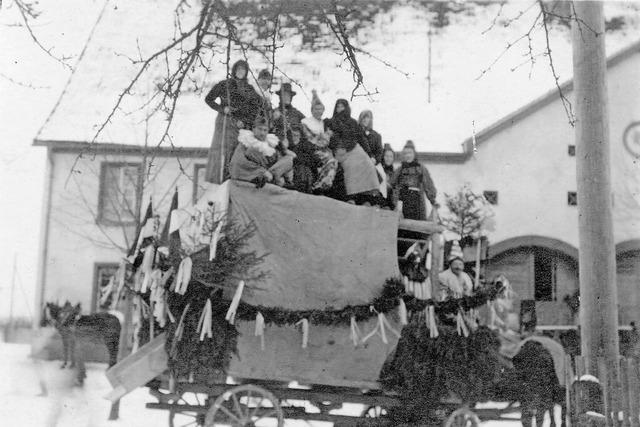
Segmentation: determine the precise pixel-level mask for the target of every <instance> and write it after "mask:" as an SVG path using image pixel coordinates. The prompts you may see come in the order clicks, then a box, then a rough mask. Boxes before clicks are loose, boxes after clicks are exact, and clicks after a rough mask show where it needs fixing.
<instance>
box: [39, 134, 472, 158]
mask: <svg viewBox="0 0 640 427" xmlns="http://www.w3.org/2000/svg"><path fill="white" fill-rule="evenodd" d="M32 145H33V146H34V147H47V148H50V149H51V150H53V151H54V152H58V153H61V152H68V153H77V152H80V151H87V152H90V153H102V154H108V153H119V154H143V153H144V152H145V151H146V152H147V153H149V152H153V153H154V154H156V155H164V156H171V155H176V154H180V155H183V156H190V157H206V156H207V155H208V153H209V148H208V147H185V146H180V147H169V146H160V147H157V146H155V147H145V146H142V145H133V144H119V143H115V142H96V143H93V144H92V143H89V142H78V141H62V140H43V139H38V138H36V139H34V140H33V144H32ZM417 157H418V160H419V161H427V162H432V163H463V162H464V161H466V160H467V158H468V157H469V152H467V151H466V150H465V151H464V152H447V151H442V152H436V151H424V152H418V153H417Z"/></svg>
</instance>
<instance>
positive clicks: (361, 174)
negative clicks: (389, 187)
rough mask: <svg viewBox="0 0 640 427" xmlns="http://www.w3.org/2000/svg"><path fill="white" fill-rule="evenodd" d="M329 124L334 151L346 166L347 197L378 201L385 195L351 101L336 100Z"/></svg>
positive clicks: (344, 166)
mask: <svg viewBox="0 0 640 427" xmlns="http://www.w3.org/2000/svg"><path fill="white" fill-rule="evenodd" d="M326 127H327V129H328V132H330V142H329V148H331V149H332V150H333V152H334V155H335V158H336V159H337V160H338V162H339V163H340V166H341V168H342V172H343V176H344V194H346V200H347V201H348V202H350V203H355V204H359V205H360V204H368V205H375V204H378V203H379V199H380V198H381V196H380V191H379V186H380V182H379V181H378V174H377V173H376V169H375V166H374V165H373V163H372V162H371V160H370V158H369V156H368V155H367V153H366V152H365V151H364V149H363V148H362V146H363V145H365V144H366V141H364V133H363V132H362V128H361V127H360V125H359V124H358V122H357V121H356V120H355V119H353V118H352V117H351V108H350V107H349V103H348V102H347V100H345V99H339V100H338V101H336V105H335V108H334V110H333V117H331V118H330V119H327V121H326ZM341 181H342V180H341V179H337V180H336V181H334V184H336V185H341V184H342V183H341ZM337 192H338V193H342V191H337Z"/></svg>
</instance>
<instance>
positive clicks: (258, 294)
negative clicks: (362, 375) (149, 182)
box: [198, 181, 399, 310]
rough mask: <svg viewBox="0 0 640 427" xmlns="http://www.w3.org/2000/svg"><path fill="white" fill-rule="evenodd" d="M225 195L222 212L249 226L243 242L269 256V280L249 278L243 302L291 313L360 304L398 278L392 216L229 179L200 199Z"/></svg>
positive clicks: (395, 227) (395, 220) (265, 268)
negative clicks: (225, 208) (251, 226)
mask: <svg viewBox="0 0 640 427" xmlns="http://www.w3.org/2000/svg"><path fill="white" fill-rule="evenodd" d="M220 191H222V192H223V193H224V194H225V196H226V194H228V198H229V211H228V216H229V218H232V219H233V220H234V221H237V222H239V223H241V224H249V223H253V224H254V225H255V227H256V232H255V234H254V236H253V237H252V238H251V241H250V243H249V247H250V248H251V249H252V250H255V251H256V252H257V253H258V254H267V257H266V259H265V262H264V263H263V264H262V265H261V266H260V268H261V269H262V270H263V271H265V272H267V273H268V278H266V279H265V280H262V281H260V282H259V283H258V282H253V283H251V282H249V283H247V286H246V287H245V291H244V293H243V296H242V301H244V302H246V303H248V304H252V305H263V306H268V307H280V308H284V309H291V310H304V309H326V308H329V307H332V308H335V309H340V308H343V307H344V306H346V305H352V304H366V303H368V302H371V300H373V299H374V298H375V297H376V296H378V295H379V294H380V291H381V289H382V286H383V284H384V282H385V279H387V278H389V277H397V276H398V275H399V270H398V263H397V255H396V254H397V249H396V238H397V230H398V219H399V218H398V215H399V214H398V213H397V212H393V211H387V210H380V209H376V208H371V207H363V206H354V205H350V204H348V203H343V202H339V201H336V200H333V199H329V198H326V197H322V196H312V195H307V194H303V193H299V192H296V191H290V190H285V189H283V188H280V187H277V186H274V185H266V186H265V187H263V188H261V189H256V188H255V186H254V185H252V184H248V183H243V182H238V181H229V182H227V183H225V184H224V185H222V186H217V189H216V187H212V188H210V189H209V190H208V191H207V192H206V193H205V195H204V196H203V199H205V200H202V199H201V200H200V202H199V203H198V204H199V205H200V204H206V201H207V200H206V199H209V200H211V199H219V198H220V195H219V193H220Z"/></svg>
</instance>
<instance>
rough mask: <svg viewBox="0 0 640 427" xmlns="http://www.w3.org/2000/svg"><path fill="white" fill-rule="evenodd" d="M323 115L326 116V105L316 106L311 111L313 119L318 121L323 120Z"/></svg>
mask: <svg viewBox="0 0 640 427" xmlns="http://www.w3.org/2000/svg"><path fill="white" fill-rule="evenodd" d="M322 114H324V105H322V104H316V105H314V106H313V108H312V109H311V115H313V117H314V118H315V119H317V120H320V119H321V118H322Z"/></svg>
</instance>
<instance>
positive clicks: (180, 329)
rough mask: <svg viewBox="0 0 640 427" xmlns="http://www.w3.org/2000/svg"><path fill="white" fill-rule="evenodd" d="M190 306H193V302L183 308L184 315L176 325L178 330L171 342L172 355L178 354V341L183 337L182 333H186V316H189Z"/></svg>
mask: <svg viewBox="0 0 640 427" xmlns="http://www.w3.org/2000/svg"><path fill="white" fill-rule="evenodd" d="M189 307H191V303H189V304H187V305H186V306H185V307H184V310H182V315H181V316H180V321H179V322H178V326H176V331H175V333H174V334H173V336H174V339H173V342H172V343H171V352H170V354H171V357H175V356H176V354H177V353H176V352H177V350H178V342H180V340H181V339H182V334H183V333H184V318H185V317H186V316H187V311H189Z"/></svg>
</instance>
